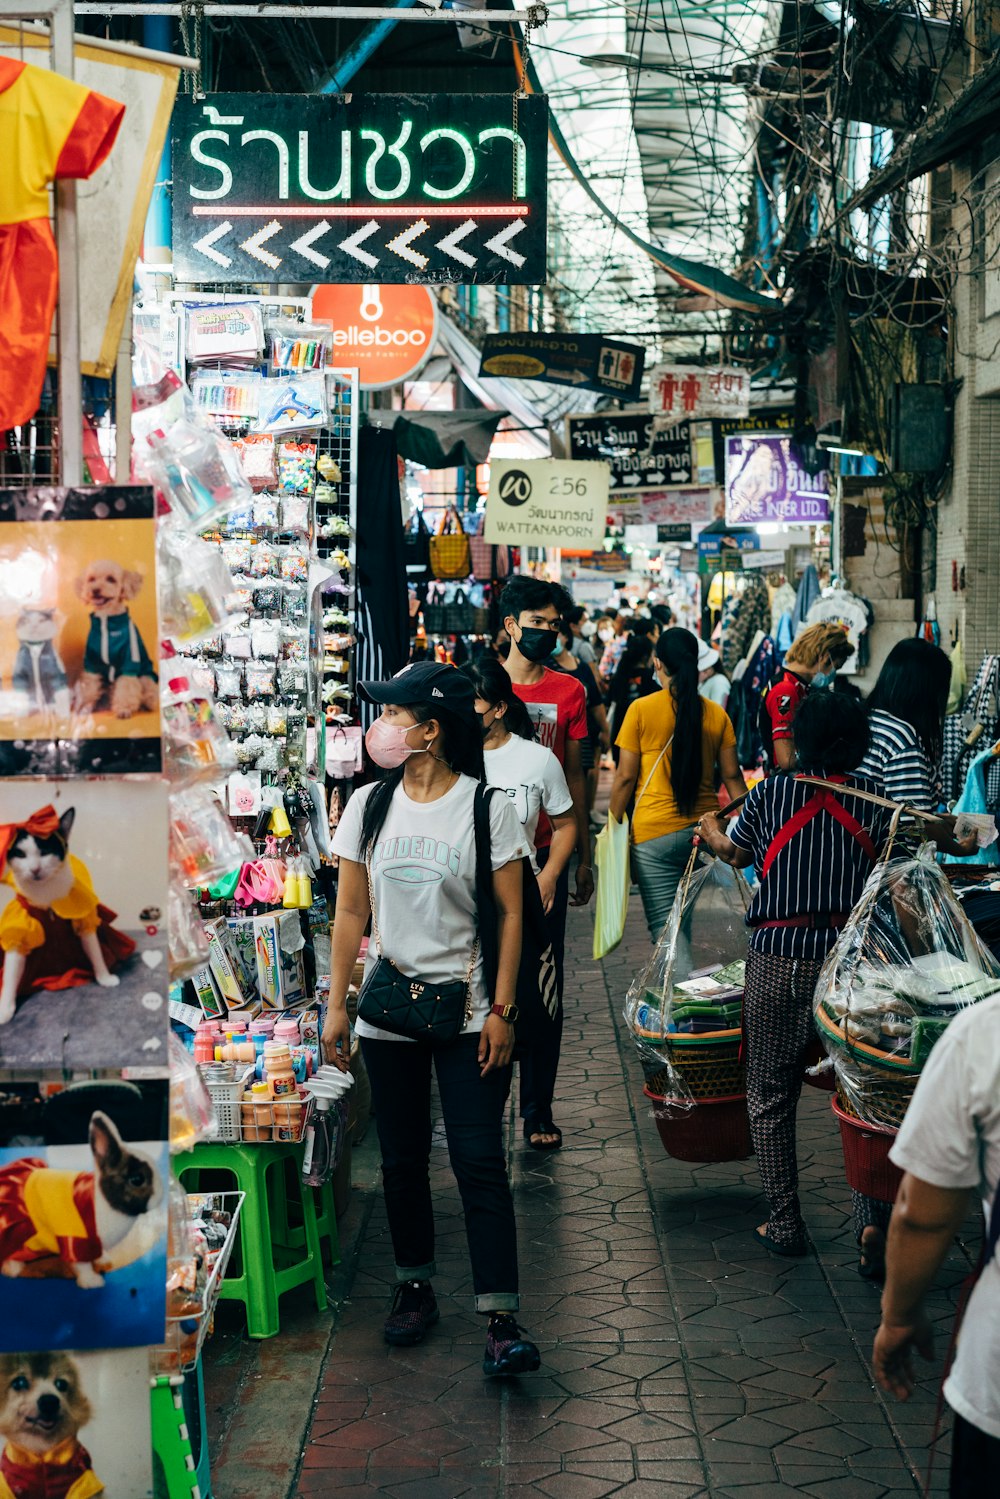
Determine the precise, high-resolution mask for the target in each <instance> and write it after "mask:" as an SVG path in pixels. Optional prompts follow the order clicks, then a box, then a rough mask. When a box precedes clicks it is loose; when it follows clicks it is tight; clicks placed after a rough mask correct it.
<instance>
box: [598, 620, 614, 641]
mask: <svg viewBox="0 0 1000 1499" xmlns="http://www.w3.org/2000/svg"><path fill="white" fill-rule="evenodd" d="M597 636H598V639H599V640H602V641H603V642H604V644H605V645H607V644H608V643H609V641H612V640H614V638H615V632H614V630H612V629H611V628H610V627H609V626H607V625H606V626H605V627H604V629H603V630H598V632H597Z"/></svg>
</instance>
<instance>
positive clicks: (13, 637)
mask: <svg viewBox="0 0 1000 1499" xmlns="http://www.w3.org/2000/svg"><path fill="white" fill-rule="evenodd" d="M154 507H155V500H154V496H153V491H152V490H151V489H148V488H145V487H140V486H129V487H122V488H97V489H27V490H20V491H19V490H11V489H5V490H0V775H6V776H16V775H21V776H32V775H123V774H127V773H131V772H149V773H154V774H155V773H157V772H159V771H160V770H161V769H162V758H161V749H160V692H159V682H158V674H157V665H156V663H157V661H158V658H159V622H158V618H157V610H156V552H155V521H154V514H155V509H154ZM0 1492H2V1491H0Z"/></svg>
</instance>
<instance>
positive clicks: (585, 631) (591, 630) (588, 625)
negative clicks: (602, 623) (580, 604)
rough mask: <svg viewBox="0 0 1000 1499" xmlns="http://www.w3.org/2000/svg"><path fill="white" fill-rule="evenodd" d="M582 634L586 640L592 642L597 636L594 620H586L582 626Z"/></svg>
mask: <svg viewBox="0 0 1000 1499" xmlns="http://www.w3.org/2000/svg"><path fill="white" fill-rule="evenodd" d="M580 634H581V635H582V636H583V637H584V639H585V640H591V639H593V637H594V636H595V635H596V634H597V626H596V625H595V624H594V621H593V620H592V619H585V620H584V622H583V624H582V625H581V626H580Z"/></svg>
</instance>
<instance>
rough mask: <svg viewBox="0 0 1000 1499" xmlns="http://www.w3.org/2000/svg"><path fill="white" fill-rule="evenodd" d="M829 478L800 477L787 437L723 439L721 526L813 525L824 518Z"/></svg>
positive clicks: (820, 475)
mask: <svg viewBox="0 0 1000 1499" xmlns="http://www.w3.org/2000/svg"><path fill="white" fill-rule="evenodd" d="M829 477H830V476H829V474H828V472H827V471H826V470H825V469H824V470H822V471H821V472H820V473H818V474H810V473H808V472H807V471H806V468H805V465H804V464H803V462H802V456H801V453H800V450H799V449H798V448H797V447H796V445H795V444H794V443H793V441H792V439H791V438H790V437H785V436H777V435H773V436H763V437H761V436H757V435H756V434H750V433H747V434H744V435H741V436H740V435H737V436H733V437H727V438H726V521H727V523H728V524H730V525H747V526H752V525H756V524H757V523H758V522H759V521H784V522H786V523H796V522H797V523H799V524H802V523H805V524H808V525H816V524H817V523H818V522H819V521H825V520H829V518H830V496H829Z"/></svg>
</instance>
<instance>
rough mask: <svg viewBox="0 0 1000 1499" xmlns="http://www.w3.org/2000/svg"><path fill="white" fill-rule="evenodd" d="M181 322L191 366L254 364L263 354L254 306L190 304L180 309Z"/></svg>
mask: <svg viewBox="0 0 1000 1499" xmlns="http://www.w3.org/2000/svg"><path fill="white" fill-rule="evenodd" d="M184 321H185V337H186V345H187V357H188V360H189V362H190V363H192V364H208V363H213V362H215V361H216V360H218V361H222V362H226V363H230V364H236V363H241V364H254V363H256V361H257V360H258V359H259V358H260V357H261V355H262V354H263V352H264V320H263V318H262V316H261V311H260V306H259V304H258V303H256V302H249V301H247V302H220V303H196V304H191V305H188V306H185V308H184Z"/></svg>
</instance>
